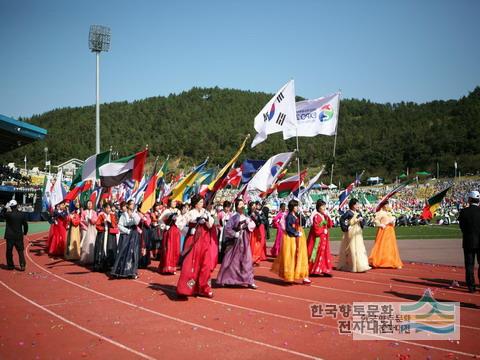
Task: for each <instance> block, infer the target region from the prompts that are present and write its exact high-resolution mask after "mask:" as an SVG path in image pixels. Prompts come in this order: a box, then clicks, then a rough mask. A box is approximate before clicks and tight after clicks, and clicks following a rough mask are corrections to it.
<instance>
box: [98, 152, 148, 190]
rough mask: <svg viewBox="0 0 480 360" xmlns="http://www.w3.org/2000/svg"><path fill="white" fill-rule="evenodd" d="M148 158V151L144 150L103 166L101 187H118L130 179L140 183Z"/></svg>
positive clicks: (100, 169)
mask: <svg viewBox="0 0 480 360" xmlns="http://www.w3.org/2000/svg"><path fill="white" fill-rule="evenodd" d="M147 156H148V150H144V151H141V152H139V153H136V154H134V155H130V156H127V157H124V158H121V159H118V160H115V161H112V162H109V163H107V164H105V165H102V166H101V167H100V168H99V175H100V183H101V185H102V186H104V187H110V186H116V185H120V184H121V183H122V182H123V181H125V180H128V179H133V180H137V181H140V180H141V179H142V175H143V168H144V166H145V161H146V160H147Z"/></svg>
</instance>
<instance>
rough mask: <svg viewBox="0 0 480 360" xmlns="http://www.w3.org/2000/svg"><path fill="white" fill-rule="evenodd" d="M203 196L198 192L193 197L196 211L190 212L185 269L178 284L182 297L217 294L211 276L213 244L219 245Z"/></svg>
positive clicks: (192, 202) (183, 266)
mask: <svg viewBox="0 0 480 360" xmlns="http://www.w3.org/2000/svg"><path fill="white" fill-rule="evenodd" d="M203 202H204V201H203V199H202V197H201V196H200V195H194V196H193V197H192V199H191V205H192V207H193V208H192V210H190V211H189V212H188V213H187V215H186V223H187V226H188V228H189V231H188V235H187V237H186V239H185V246H184V250H183V252H182V258H183V262H182V272H181V274H180V278H179V280H178V284H177V293H178V294H179V295H181V296H192V295H199V296H206V297H210V298H211V297H213V291H212V285H211V280H210V275H211V273H212V269H213V268H214V265H213V264H212V256H211V254H212V247H215V246H216V242H215V238H214V236H213V232H212V231H211V230H212V227H213V222H214V220H213V218H212V217H211V216H210V214H209V213H208V212H207V211H206V210H205V209H204V208H203Z"/></svg>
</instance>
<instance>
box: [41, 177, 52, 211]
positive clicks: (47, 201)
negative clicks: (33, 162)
mask: <svg viewBox="0 0 480 360" xmlns="http://www.w3.org/2000/svg"><path fill="white" fill-rule="evenodd" d="M52 189H53V184H52V177H51V176H50V175H46V176H45V178H44V180H43V190H42V194H43V196H42V210H43V211H51V210H52V199H51V197H52Z"/></svg>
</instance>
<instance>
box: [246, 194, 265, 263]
mask: <svg viewBox="0 0 480 360" xmlns="http://www.w3.org/2000/svg"><path fill="white" fill-rule="evenodd" d="M261 207H262V204H261V203H260V201H257V202H255V204H254V205H253V206H252V208H251V212H250V217H251V218H252V220H253V221H254V222H255V230H254V231H253V234H252V237H251V238H250V250H251V251H252V262H253V265H255V266H259V265H260V262H261V261H264V260H266V259H267V239H266V233H265V225H264V218H263V214H262V213H261V211H260V210H261Z"/></svg>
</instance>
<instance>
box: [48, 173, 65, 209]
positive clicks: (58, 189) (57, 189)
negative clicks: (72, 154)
mask: <svg viewBox="0 0 480 360" xmlns="http://www.w3.org/2000/svg"><path fill="white" fill-rule="evenodd" d="M62 180H63V174H62V170H59V171H58V174H57V178H56V180H55V184H54V185H53V190H52V193H51V194H50V199H51V202H52V206H53V207H55V205H57V204H59V203H61V202H62V201H63V198H64V197H65V190H64V188H63V185H62Z"/></svg>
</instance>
